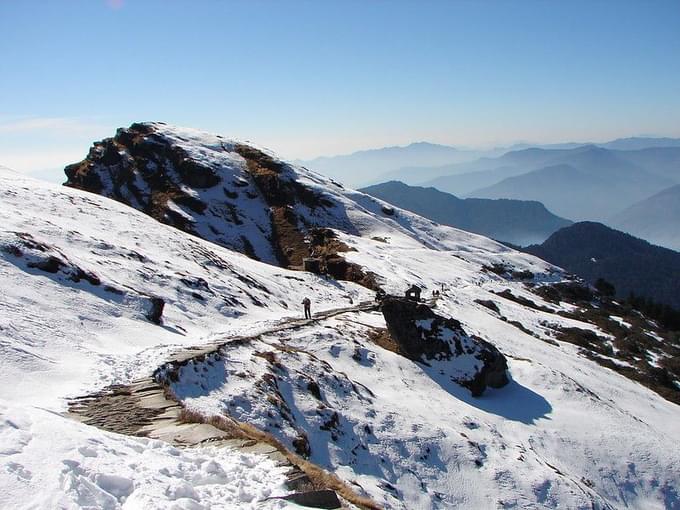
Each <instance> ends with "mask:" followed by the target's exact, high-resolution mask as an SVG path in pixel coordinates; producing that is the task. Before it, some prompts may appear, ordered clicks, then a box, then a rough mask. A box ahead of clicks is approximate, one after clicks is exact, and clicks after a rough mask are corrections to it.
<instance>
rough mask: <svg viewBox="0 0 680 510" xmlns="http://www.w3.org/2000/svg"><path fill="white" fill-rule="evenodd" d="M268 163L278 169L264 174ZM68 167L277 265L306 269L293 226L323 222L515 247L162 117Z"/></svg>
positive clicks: (382, 233) (467, 248) (438, 243)
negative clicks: (287, 241)
mask: <svg viewBox="0 0 680 510" xmlns="http://www.w3.org/2000/svg"><path fill="white" fill-rule="evenodd" d="M263 167H265V168H264V171H265V172H267V171H268V170H271V169H273V171H271V172H268V175H264V176H261V175H259V176H258V172H257V170H258V168H260V169H261V168H263ZM66 173H67V176H68V181H67V185H69V186H73V187H77V188H80V189H85V190H88V191H93V192H95V193H98V194H101V195H103V196H106V197H109V198H113V199H115V200H117V201H120V202H123V203H125V204H127V205H130V206H132V207H134V208H136V209H139V210H142V211H144V212H146V213H148V214H150V215H151V216H153V217H154V218H156V219H157V220H159V221H162V222H164V223H168V224H170V225H173V226H176V227H178V228H180V229H182V230H185V231H187V232H190V233H193V234H195V235H197V236H199V237H201V238H203V239H206V240H208V241H211V242H214V243H216V244H219V245H222V246H225V247H228V248H231V249H234V250H237V251H240V252H242V253H246V254H248V255H250V256H252V257H254V258H256V259H259V260H262V261H265V262H269V263H283V265H289V264H290V265H299V263H300V259H301V257H302V256H303V255H304V254H305V253H296V251H297V250H296V249H293V250H292V251H293V254H292V255H289V256H286V254H285V253H280V252H279V253H277V248H279V246H277V240H278V239H280V238H281V237H283V236H285V234H286V232H281V230H282V227H283V229H285V227H286V226H290V227H291V229H293V230H297V231H299V232H301V234H302V235H303V236H305V235H307V234H308V233H309V230H310V229H312V228H314V227H323V228H331V229H335V230H338V231H341V232H344V233H346V234H349V235H354V236H361V237H364V238H371V237H375V238H382V239H385V240H387V241H388V242H392V243H393V244H396V245H398V246H400V247H401V248H422V247H428V248H433V249H442V250H448V249H455V250H456V251H457V252H458V254H459V256H462V257H464V258H466V259H470V260H471V259H475V258H476V259H478V261H479V262H483V261H484V260H488V254H489V253H494V254H499V253H511V252H512V250H509V249H508V248H507V247H505V246H503V245H501V244H499V243H496V242H494V241H490V240H489V239H486V238H484V237H482V236H478V235H474V234H470V233H467V232H463V231H460V230H456V229H453V228H450V227H442V226H440V225H437V224H435V223H433V222H431V221H429V220H426V219H424V218H422V217H420V216H417V215H415V214H413V213H410V212H408V211H404V210H401V209H398V208H394V207H393V206H391V205H389V204H387V203H385V202H383V201H381V200H378V199H375V198H373V197H370V196H368V195H366V194H364V193H360V192H357V191H353V190H349V189H346V188H344V187H343V186H342V185H341V184H339V183H337V182H335V181H333V180H331V179H328V178H326V177H323V176H321V175H319V174H317V173H315V172H312V171H310V170H307V169H305V168H303V167H298V166H293V165H290V164H288V163H285V162H283V161H281V160H279V159H277V158H276V157H275V156H274V155H273V154H272V153H270V152H268V151H266V150H265V149H261V148H258V147H254V146H252V145H250V144H244V143H242V142H239V141H236V140H229V139H226V138H223V137H221V136H220V135H213V134H210V133H205V132H202V131H197V130H194V129H188V128H180V127H175V126H169V125H167V124H162V123H142V124H133V125H132V126H131V127H130V128H127V129H122V128H121V129H119V130H118V132H117V134H116V136H115V137H113V138H109V139H106V140H103V141H101V142H96V143H95V144H94V145H93V147H92V148H91V149H90V153H89V155H88V157H87V158H86V159H85V160H83V161H82V162H80V163H76V164H74V165H71V166H69V167H67V169H66ZM272 174H273V175H272ZM277 206H281V207H284V208H285V209H286V211H287V214H288V215H290V217H289V218H287V219H288V221H289V223H290V225H285V224H284V225H281V224H280V223H279V224H277V219H278V218H277V216H276V213H275V211H274V212H273V210H274V209H276V208H277ZM282 221H284V223H285V220H282ZM277 228H278V231H277ZM279 244H280V243H279ZM286 248H289V249H291V248H290V246H289V245H287V246H284V247H283V250H282V251H285V249H286ZM293 248H296V247H295V246H293ZM279 251H281V250H279ZM309 252H311V250H309ZM512 253H513V255H512V258H513V261H514V263H515V264H516V265H517V266H519V268H520V269H526V268H531V269H532V270H534V271H536V269H537V266H539V270H538V271H536V272H539V273H540V272H545V271H549V270H550V269H551V267H550V266H549V265H548V264H545V263H541V262H538V259H535V258H533V257H529V256H523V255H520V254H518V253H516V252H512ZM282 259H283V260H282Z"/></svg>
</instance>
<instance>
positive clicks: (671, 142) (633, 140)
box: [598, 136, 680, 151]
mask: <svg viewBox="0 0 680 510" xmlns="http://www.w3.org/2000/svg"><path fill="white" fill-rule="evenodd" d="M598 146H599V147H604V148H605V149H618V150H624V151H631V150H639V149H649V148H656V147H680V138H653V137H647V136H634V137H630V138H618V139H616V140H612V141H611V142H606V143H601V144H598Z"/></svg>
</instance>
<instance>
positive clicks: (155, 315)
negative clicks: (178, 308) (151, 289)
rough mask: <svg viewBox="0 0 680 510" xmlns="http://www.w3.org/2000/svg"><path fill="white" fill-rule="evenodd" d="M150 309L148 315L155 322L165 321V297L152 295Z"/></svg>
mask: <svg viewBox="0 0 680 510" xmlns="http://www.w3.org/2000/svg"><path fill="white" fill-rule="evenodd" d="M149 304H150V306H149V309H148V311H147V314H146V317H147V319H149V320H150V321H151V322H153V323H154V324H161V323H162V322H163V308H165V301H163V298H159V297H151V298H149Z"/></svg>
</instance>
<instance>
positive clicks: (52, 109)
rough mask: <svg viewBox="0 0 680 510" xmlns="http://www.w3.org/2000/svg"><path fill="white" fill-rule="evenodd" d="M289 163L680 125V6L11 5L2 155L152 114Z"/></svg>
mask: <svg viewBox="0 0 680 510" xmlns="http://www.w3.org/2000/svg"><path fill="white" fill-rule="evenodd" d="M140 120H162V121H165V122H170V123H174V124H180V125H186V126H192V127H197V128H202V129H205V130H208V131H215V132H219V133H222V134H225V135H228V136H234V137H238V138H241V139H249V140H253V141H254V142H257V143H258V144H260V145H265V146H268V147H270V148H272V149H274V150H276V151H277V152H279V154H281V155H282V156H284V157H287V158H298V157H299V158H309V157H313V156H317V155H332V154H338V153H346V152H352V151H354V150H357V149H362V148H370V147H380V146H384V145H398V144H407V143H409V142H412V141H420V140H427V141H432V142H438V143H446V144H452V145H457V146H490V145H499V144H508V143H512V142H517V141H530V142H556V141H604V140H607V139H611V138H616V137H620V136H630V135H638V134H650V135H664V136H676V137H677V136H680V0H669V1H656V0H640V1H625V0H614V1H598V0H587V1H575V0H569V1H563V2H558V1H530V0H526V1H520V0H513V1H510V0H503V1H501V0H499V1H484V0H475V1H454V0H449V1H427V0H425V1H397V0H392V1H377V0H375V1H371V0H360V1H342V2H340V1H321V0H314V1H283V0H277V1H274V0H272V1H257V0H248V1H216V0H192V1H189V0H184V1H179V0H108V1H107V0H62V1H57V0H53V1H48V0H45V1H40V2H38V1H31V0H0V164H3V165H6V166H10V167H13V168H15V169H17V170H20V171H35V170H43V169H48V168H60V167H63V165H64V164H66V163H68V162H72V161H76V160H79V159H82V157H84V156H85V154H86V152H87V149H88V147H89V145H90V143H91V142H92V141H93V140H94V139H100V138H102V137H105V136H110V135H112V134H113V132H114V129H115V128H116V127H119V126H126V125H129V124H130V123H132V122H134V121H140Z"/></svg>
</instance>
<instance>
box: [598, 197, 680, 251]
mask: <svg viewBox="0 0 680 510" xmlns="http://www.w3.org/2000/svg"><path fill="white" fill-rule="evenodd" d="M608 223H609V224H610V225H612V226H614V227H616V228H618V229H620V230H623V231H624V232H628V233H630V234H633V235H635V236H638V237H641V238H643V239H646V240H647V241H649V242H651V243H654V244H658V245H660V246H665V247H666V248H671V249H673V250H676V251H680V184H678V185H675V186H672V187H670V188H667V189H665V190H663V191H661V192H659V193H657V194H656V195H653V196H651V197H649V198H646V199H644V200H641V201H640V202H637V203H635V204H633V205H632V206H630V207H628V208H627V209H626V210H624V211H622V212H620V213H618V214H616V215H615V216H613V217H612V218H611V219H610V221H609V222H608Z"/></svg>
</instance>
